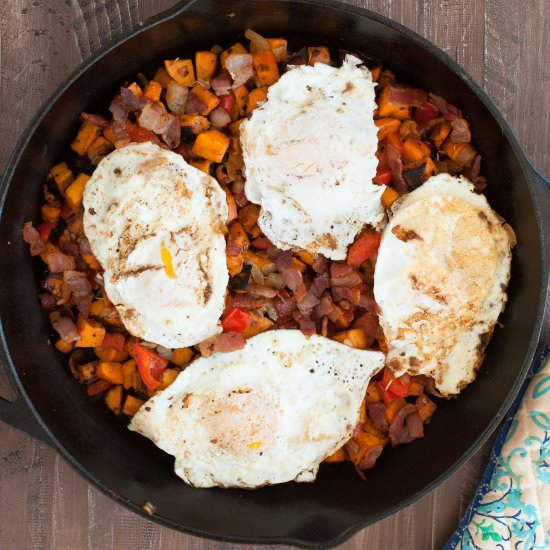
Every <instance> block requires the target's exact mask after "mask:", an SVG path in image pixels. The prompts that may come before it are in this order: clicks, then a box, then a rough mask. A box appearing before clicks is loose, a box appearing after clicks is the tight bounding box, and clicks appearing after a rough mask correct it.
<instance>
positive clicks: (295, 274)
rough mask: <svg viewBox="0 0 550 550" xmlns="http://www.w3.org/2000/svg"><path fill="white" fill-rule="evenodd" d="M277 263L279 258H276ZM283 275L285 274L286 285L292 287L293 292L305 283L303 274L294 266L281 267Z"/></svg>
mask: <svg viewBox="0 0 550 550" xmlns="http://www.w3.org/2000/svg"><path fill="white" fill-rule="evenodd" d="M275 265H277V260H275ZM281 275H282V276H283V280H284V282H285V285H286V286H287V287H288V288H290V290H292V292H296V291H297V290H298V289H299V288H300V286H301V285H302V284H303V278H302V274H301V273H300V272H299V271H298V270H297V269H295V268H294V267H289V268H286V269H281Z"/></svg>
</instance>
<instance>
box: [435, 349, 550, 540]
mask: <svg viewBox="0 0 550 550" xmlns="http://www.w3.org/2000/svg"><path fill="white" fill-rule="evenodd" d="M524 388H526V389H525V392H524V393H523V395H522V394H521V393H520V396H519V397H518V399H516V402H515V403H514V405H513V406H512V408H511V409H510V412H509V413H508V415H507V417H506V419H505V421H504V424H503V427H502V429H501V431H500V433H499V435H498V437H497V440H496V443H495V446H494V448H493V452H492V454H491V460H490V463H489V466H488V467H487V469H486V471H485V474H484V476H483V479H482V481H481V483H480V485H479V487H478V489H477V492H476V495H475V497H474V500H473V502H472V504H471V505H470V507H469V508H468V510H467V512H466V514H465V516H464V518H463V519H462V522H461V524H460V526H459V528H458V530H457V531H456V532H455V534H454V535H453V536H452V537H451V539H450V540H449V541H448V542H447V545H446V546H445V550H454V549H459V550H493V549H498V550H508V549H513V550H519V549H521V550H539V549H540V550H547V549H550V354H549V353H548V350H545V352H544V354H543V355H542V356H541V360H539V361H538V362H536V363H535V364H534V367H533V370H532V371H531V372H530V374H529V376H528V378H527V380H526V382H525V385H524Z"/></svg>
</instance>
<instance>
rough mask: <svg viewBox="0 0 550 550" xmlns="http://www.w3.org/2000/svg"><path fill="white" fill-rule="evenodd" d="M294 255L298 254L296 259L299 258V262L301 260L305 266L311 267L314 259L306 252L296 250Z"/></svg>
mask: <svg viewBox="0 0 550 550" xmlns="http://www.w3.org/2000/svg"><path fill="white" fill-rule="evenodd" d="M296 254H298V257H299V258H300V260H302V262H304V263H305V264H307V265H313V260H314V259H315V258H314V257H313V255H312V254H311V253H310V252H308V251H307V250H303V249H300V250H297V251H296Z"/></svg>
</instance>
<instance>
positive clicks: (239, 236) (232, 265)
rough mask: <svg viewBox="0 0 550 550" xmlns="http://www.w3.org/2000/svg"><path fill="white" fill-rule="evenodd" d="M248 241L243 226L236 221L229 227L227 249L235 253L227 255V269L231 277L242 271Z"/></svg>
mask: <svg viewBox="0 0 550 550" xmlns="http://www.w3.org/2000/svg"><path fill="white" fill-rule="evenodd" d="M248 245H249V240H248V237H247V235H246V232H245V230H244V229H243V226H242V225H241V224H240V223H239V222H238V221H236V220H235V221H233V222H231V224H230V225H229V234H228V236H227V247H228V248H235V249H236V251H235V252H233V251H232V252H231V254H229V253H228V255H227V269H228V271H229V274H230V275H231V277H234V276H235V275H237V273H240V272H241V271H242V269H243V265H244V258H245V253H246V251H247V249H248Z"/></svg>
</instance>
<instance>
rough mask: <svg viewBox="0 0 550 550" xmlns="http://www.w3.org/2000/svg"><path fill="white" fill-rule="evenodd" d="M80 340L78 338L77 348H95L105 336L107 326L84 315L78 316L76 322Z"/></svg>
mask: <svg viewBox="0 0 550 550" xmlns="http://www.w3.org/2000/svg"><path fill="white" fill-rule="evenodd" d="M76 328H77V330H78V334H79V335H80V340H77V342H76V347H77V348H95V347H97V346H100V345H101V344H102V342H103V339H104V338H105V332H106V331H105V327H104V326H103V325H102V324H101V323H98V322H97V321H92V320H91V319H86V317H83V316H82V315H79V316H78V321H77V323H76Z"/></svg>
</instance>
